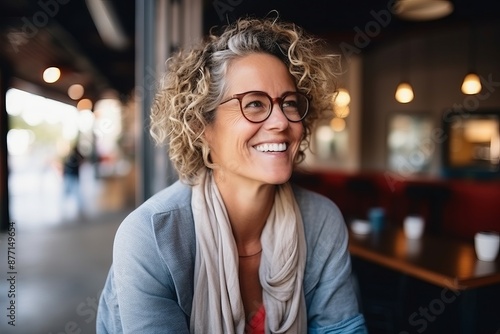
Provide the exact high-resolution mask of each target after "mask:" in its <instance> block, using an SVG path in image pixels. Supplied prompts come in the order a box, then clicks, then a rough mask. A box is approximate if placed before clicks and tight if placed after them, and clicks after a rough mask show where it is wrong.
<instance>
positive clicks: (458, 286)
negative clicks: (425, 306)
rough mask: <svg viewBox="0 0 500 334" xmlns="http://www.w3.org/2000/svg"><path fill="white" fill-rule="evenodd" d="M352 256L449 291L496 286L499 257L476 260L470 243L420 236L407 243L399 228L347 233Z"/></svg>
mask: <svg viewBox="0 0 500 334" xmlns="http://www.w3.org/2000/svg"><path fill="white" fill-rule="evenodd" d="M349 251H350V252H351V254H352V255H354V256H358V257H360V258H362V259H364V260H368V261H370V262H374V263H376V264H379V265H381V266H385V267H388V268H390V269H393V270H396V271H399V272H401V273H404V274H407V275H410V276H413V277H416V278H418V279H421V280H423V281H426V282H428V283H432V284H435V285H437V286H441V287H446V288H449V289H452V290H465V289H469V288H476V287H481V286H486V285H490V284H497V283H500V260H499V259H500V257H498V258H497V260H496V261H494V262H485V261H480V260H478V259H477V257H476V253H475V251H474V246H473V244H472V243H468V242H464V241H461V240H456V239H452V238H444V237H436V236H428V235H424V236H423V237H422V239H418V240H410V239H407V238H406V237H405V236H404V233H403V231H402V229H401V228H393V229H386V230H383V231H381V232H379V233H371V234H368V235H357V234H354V233H350V242H349Z"/></svg>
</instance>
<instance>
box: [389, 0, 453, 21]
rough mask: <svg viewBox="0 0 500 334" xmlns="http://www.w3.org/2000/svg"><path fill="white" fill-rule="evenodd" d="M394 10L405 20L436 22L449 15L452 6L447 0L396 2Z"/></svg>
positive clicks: (402, 0) (401, 0) (405, 0)
mask: <svg viewBox="0 0 500 334" xmlns="http://www.w3.org/2000/svg"><path fill="white" fill-rule="evenodd" d="M395 10H396V15H398V16H399V17H400V18H402V19H405V20H412V21H426V20H436V19H439V18H442V17H445V16H448V15H450V14H451V12H453V4H452V3H451V2H450V1H448V0H398V1H397V2H396V5H395Z"/></svg>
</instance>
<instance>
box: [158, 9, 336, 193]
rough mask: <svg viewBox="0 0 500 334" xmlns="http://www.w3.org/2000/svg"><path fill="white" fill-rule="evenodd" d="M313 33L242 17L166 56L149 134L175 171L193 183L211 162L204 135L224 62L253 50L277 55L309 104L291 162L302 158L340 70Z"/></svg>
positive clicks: (218, 96) (218, 97)
mask: <svg viewBox="0 0 500 334" xmlns="http://www.w3.org/2000/svg"><path fill="white" fill-rule="evenodd" d="M322 51H323V50H322V43H321V41H320V40H319V39H316V38H314V37H312V36H311V35H308V34H307V33H305V32H304V31H303V29H301V28H300V27H298V26H296V25H295V24H292V23H287V22H281V21H279V20H277V19H269V18H265V19H254V18H245V19H239V20H238V21H236V22H234V23H233V24H230V25H228V26H226V27H224V29H223V31H222V33H221V34H217V33H215V32H214V31H213V29H212V31H211V32H210V35H209V37H208V39H207V40H206V41H204V42H203V43H202V44H201V45H200V46H198V47H196V48H193V49H192V50H189V51H180V52H178V53H177V54H176V55H174V56H173V57H172V58H170V59H169V60H168V61H167V71H166V74H165V76H164V78H163V80H162V82H161V85H160V89H159V90H158V92H157V94H156V96H155V100H154V103H153V107H152V110H151V116H150V117H151V129H150V131H151V135H152V136H153V138H154V139H155V141H156V142H157V143H158V144H160V143H165V142H168V146H169V154H170V159H171V161H172V163H173V165H174V167H175V168H176V170H177V172H178V174H179V177H180V178H181V179H182V180H184V181H187V182H188V183H191V184H194V183H195V182H196V175H197V172H198V170H199V169H200V168H202V167H203V166H207V167H209V168H213V167H214V166H213V165H212V164H211V162H210V159H209V148H208V144H207V142H206V140H205V138H204V131H205V127H206V126H207V124H210V123H211V122H212V121H213V120H214V117H215V110H216V108H217V107H218V105H219V104H220V103H221V102H222V98H223V97H224V93H225V92H226V89H227V81H226V80H225V77H226V74H227V70H228V67H229V64H230V62H231V61H232V60H234V59H236V58H240V57H243V56H245V55H248V54H253V53H256V52H260V53H268V54H271V55H274V56H276V57H278V58H279V59H280V60H281V61H283V63H284V64H285V65H286V66H287V67H288V69H289V72H290V74H291V75H292V76H293V77H294V78H295V83H296V86H297V90H298V91H301V92H303V93H305V94H307V95H308V96H309V98H310V102H311V103H310V107H309V112H308V114H307V117H306V118H305V119H304V120H303V121H302V122H303V125H304V135H303V140H302V145H301V148H300V150H299V152H298V155H297V161H296V163H299V162H300V161H302V160H303V158H304V156H305V150H306V148H307V147H309V139H310V134H311V131H312V128H313V126H314V123H315V121H316V120H317V119H318V118H320V117H321V116H322V114H323V111H325V110H327V109H330V107H331V99H332V96H333V94H334V93H335V90H336V78H337V76H338V74H339V70H340V66H339V64H340V60H339V56H337V55H327V54H323V53H322Z"/></svg>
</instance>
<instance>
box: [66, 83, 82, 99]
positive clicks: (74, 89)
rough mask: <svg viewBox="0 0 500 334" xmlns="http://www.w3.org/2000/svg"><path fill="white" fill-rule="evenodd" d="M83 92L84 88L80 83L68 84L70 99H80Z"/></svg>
mask: <svg viewBox="0 0 500 334" xmlns="http://www.w3.org/2000/svg"><path fill="white" fill-rule="evenodd" d="M84 92H85V89H84V88H83V86H82V85H80V84H74V85H71V86H69V88H68V96H69V97H70V98H71V99H72V100H79V99H81V98H82V96H83V93H84Z"/></svg>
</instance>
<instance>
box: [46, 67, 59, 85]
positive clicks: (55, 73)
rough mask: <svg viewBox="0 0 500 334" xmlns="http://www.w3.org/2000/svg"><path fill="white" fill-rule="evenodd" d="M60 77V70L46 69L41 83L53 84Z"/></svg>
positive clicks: (54, 68)
mask: <svg viewBox="0 0 500 334" xmlns="http://www.w3.org/2000/svg"><path fill="white" fill-rule="evenodd" d="M60 77H61V70H60V69H59V68H57V67H48V68H46V69H45V71H43V81H45V82H46V83H54V82H56V81H57V80H59V78H60Z"/></svg>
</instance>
